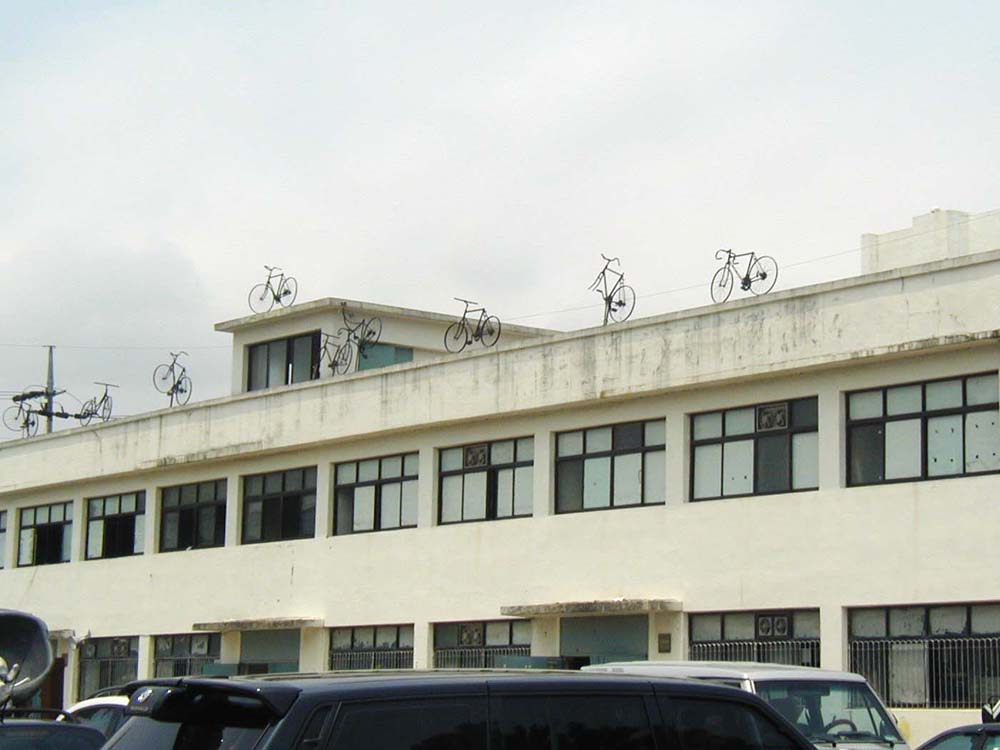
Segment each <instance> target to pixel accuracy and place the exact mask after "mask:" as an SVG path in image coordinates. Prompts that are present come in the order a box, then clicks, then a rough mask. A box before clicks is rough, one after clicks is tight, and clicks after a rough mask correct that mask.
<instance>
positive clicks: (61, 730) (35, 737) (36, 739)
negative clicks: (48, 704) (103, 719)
mask: <svg viewBox="0 0 1000 750" xmlns="http://www.w3.org/2000/svg"><path fill="white" fill-rule="evenodd" d="M77 729H78V727H71V726H66V725H61V726H60V725H58V724H52V726H44V725H40V724H30V725H29V724H20V725H19V724H16V723H14V722H10V723H6V724H0V747H2V748H3V750H97V748H99V747H100V746H101V745H102V744H103V743H104V737H103V735H101V734H100V733H99V732H92V731H75V730H77Z"/></svg>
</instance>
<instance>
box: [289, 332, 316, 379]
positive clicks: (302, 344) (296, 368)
mask: <svg viewBox="0 0 1000 750" xmlns="http://www.w3.org/2000/svg"><path fill="white" fill-rule="evenodd" d="M312 365H313V337H312V335H309V336H297V337H296V338H294V339H292V382H293V383H302V382H304V381H306V380H311V379H312V378H313V375H314V373H313V366H312ZM315 375H316V376H317V377H318V375H319V373H315Z"/></svg>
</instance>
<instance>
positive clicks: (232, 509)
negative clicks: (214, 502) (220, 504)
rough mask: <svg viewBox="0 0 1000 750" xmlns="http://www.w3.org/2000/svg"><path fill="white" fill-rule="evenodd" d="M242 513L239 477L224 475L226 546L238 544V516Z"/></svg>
mask: <svg viewBox="0 0 1000 750" xmlns="http://www.w3.org/2000/svg"><path fill="white" fill-rule="evenodd" d="M242 513H243V482H242V481H240V475H239V474H236V473H231V474H227V475H226V546H227V547H235V546H236V545H237V544H239V543H240V516H241V514H242Z"/></svg>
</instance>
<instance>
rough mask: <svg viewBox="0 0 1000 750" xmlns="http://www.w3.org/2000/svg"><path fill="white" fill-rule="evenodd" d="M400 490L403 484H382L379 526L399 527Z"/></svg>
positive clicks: (385, 527)
mask: <svg viewBox="0 0 1000 750" xmlns="http://www.w3.org/2000/svg"><path fill="white" fill-rule="evenodd" d="M402 490H403V486H402V485H401V484H399V483H398V482H392V483H390V484H383V485H382V507H381V513H380V515H379V528H381V529H395V528H398V527H399V512H400V500H401V498H402Z"/></svg>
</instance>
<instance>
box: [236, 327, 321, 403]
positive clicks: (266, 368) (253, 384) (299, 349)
mask: <svg viewBox="0 0 1000 750" xmlns="http://www.w3.org/2000/svg"><path fill="white" fill-rule="evenodd" d="M318 377H319V331H313V332H312V333H307V334H304V335H302V336H293V337H291V338H287V339H277V340H275V341H265V342H264V343H262V344H253V345H252V346H248V347H247V390H248V391H259V390H261V389H262V388H274V387H275V386H279V385H288V384H289V383H302V382H304V381H306V380H315V379H316V378H318Z"/></svg>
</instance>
